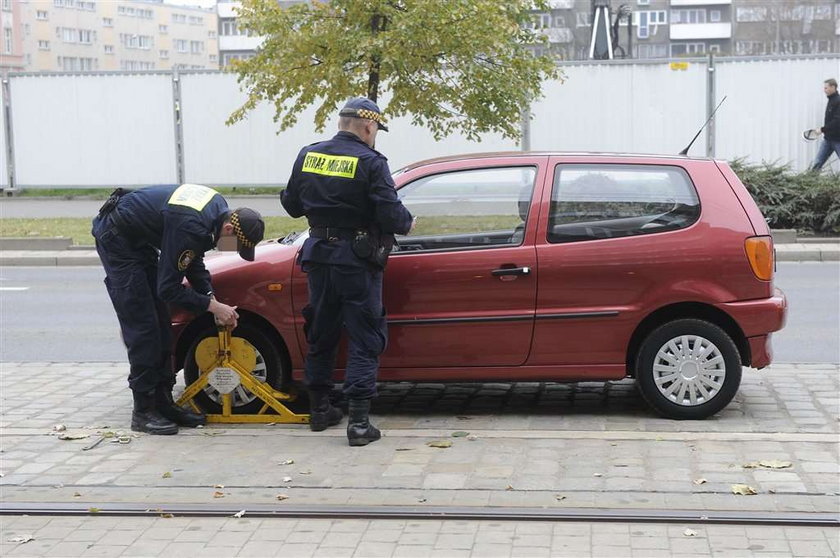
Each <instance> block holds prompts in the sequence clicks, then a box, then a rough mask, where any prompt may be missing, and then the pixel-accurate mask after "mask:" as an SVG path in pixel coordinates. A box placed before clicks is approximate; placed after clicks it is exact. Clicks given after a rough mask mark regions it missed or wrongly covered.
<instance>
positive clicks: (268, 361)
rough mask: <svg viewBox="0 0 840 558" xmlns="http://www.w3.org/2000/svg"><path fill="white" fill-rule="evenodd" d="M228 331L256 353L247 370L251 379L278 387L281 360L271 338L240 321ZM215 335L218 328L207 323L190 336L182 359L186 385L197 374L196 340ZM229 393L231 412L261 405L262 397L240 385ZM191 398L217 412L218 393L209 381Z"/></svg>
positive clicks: (253, 409) (254, 409)
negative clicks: (252, 366)
mask: <svg viewBox="0 0 840 558" xmlns="http://www.w3.org/2000/svg"><path fill="white" fill-rule="evenodd" d="M232 335H233V337H241V338H243V339H245V340H246V341H247V342H248V343H250V344H251V346H252V347H253V348H254V351H255V353H256V357H257V359H256V364H255V365H254V369H253V370H251V375H252V376H253V377H254V379H255V380H257V381H259V382H266V383H268V385H269V386H271V387H275V388H276V387H278V386H279V385H280V379H281V378H282V375H281V370H280V366H281V364H280V362H281V361H280V356H279V353H278V350H277V348H276V347H275V346H274V344H273V343H272V342H271V340H270V339H269V338H268V337H267V336H266V335H265V334H264V333H263V332H262V331H261V330H260V329H259V328H258V327H256V326H254V325H252V324H247V323H242V324H240V325H239V326H238V327H237V328H236V329H235V330H233V332H232ZM217 336H218V330H217V329H216V328H215V327H210V328H207V329H205V330H202V331H201V332H200V333H199V334H198V335H197V336H196V338H195V339H194V340H193V342H192V344H191V345H190V348H189V350H188V351H187V358H186V361H185V362H184V379H185V381H186V383H187V385H189V384H191V383H193V382H194V381H196V380H197V379H198V377H199V375H200V374H201V371H200V370H199V369H198V365H197V364H196V361H195V351H196V348H197V347H198V344H199V343H201V342H202V341H204V340H205V339H206V338H208V337H217ZM231 396H232V411H233V413H234V414H248V413H256V412H258V411H259V410H260V408H262V406H263V401H262V400H261V399H259V398H258V397H257V396H256V395H255V394H253V393H251V392H250V391H249V390H248V389H246V388H245V387H244V386H242V385H240V386H238V387H237V388H235V389H234V390H233V392H231ZM195 402H196V403H197V404H198V406H199V407H201V408H202V410H204V411H205V412H207V413H214V414H218V413H221V412H222V396H221V394H220V393H219V391H218V390H217V389H215V388H214V387H213V386H211V385H210V384H208V385H206V386H205V387H204V389H203V390H202V391H200V392H198V393H197V394H196V396H195Z"/></svg>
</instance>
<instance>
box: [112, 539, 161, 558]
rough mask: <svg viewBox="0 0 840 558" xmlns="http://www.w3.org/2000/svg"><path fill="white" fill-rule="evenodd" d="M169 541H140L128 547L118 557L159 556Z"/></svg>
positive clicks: (139, 557)
mask: <svg viewBox="0 0 840 558" xmlns="http://www.w3.org/2000/svg"><path fill="white" fill-rule="evenodd" d="M170 542H171V541H169V540H140V541H137V542H135V543H134V544H132V545H130V546H129V547H128V548H126V549H125V551H123V553H122V554H121V555H120V556H126V557H128V556H131V557H134V558H148V557H152V556H158V555H160V554H161V553H162V552H163V551H164V549H166V547H167V546H169V544H170Z"/></svg>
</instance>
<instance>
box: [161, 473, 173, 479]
mask: <svg viewBox="0 0 840 558" xmlns="http://www.w3.org/2000/svg"><path fill="white" fill-rule="evenodd" d="M160 478H162V479H171V478H172V473H170V472H169V471H166V472H165V473H164V474H162V475H161V476H160Z"/></svg>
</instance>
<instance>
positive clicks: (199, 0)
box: [163, 0, 216, 8]
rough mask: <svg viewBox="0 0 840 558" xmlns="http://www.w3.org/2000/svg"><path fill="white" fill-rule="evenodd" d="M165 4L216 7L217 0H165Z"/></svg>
mask: <svg viewBox="0 0 840 558" xmlns="http://www.w3.org/2000/svg"><path fill="white" fill-rule="evenodd" d="M163 3H164V4H175V5H176V6H199V7H201V8H214V7H216V0H163Z"/></svg>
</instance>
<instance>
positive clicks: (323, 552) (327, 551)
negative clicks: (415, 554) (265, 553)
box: [241, 546, 399, 558]
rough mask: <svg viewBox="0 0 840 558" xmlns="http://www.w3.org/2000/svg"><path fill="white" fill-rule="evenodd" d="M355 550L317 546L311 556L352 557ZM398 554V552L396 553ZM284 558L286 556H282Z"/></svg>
mask: <svg viewBox="0 0 840 558" xmlns="http://www.w3.org/2000/svg"><path fill="white" fill-rule="evenodd" d="M355 552H356V547H355V546H342V547H338V546H331V547H323V546H319V547H318V548H317V549H316V550H315V552H314V553H313V554H312V558H352V556H353V554H354V553H355ZM241 556H247V557H249V558H250V557H256V556H260V554H246V553H244V552H243V553H242V554H241ZM396 556H399V554H396ZM284 558H286V557H284ZM288 558H291V557H288Z"/></svg>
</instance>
